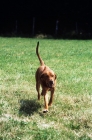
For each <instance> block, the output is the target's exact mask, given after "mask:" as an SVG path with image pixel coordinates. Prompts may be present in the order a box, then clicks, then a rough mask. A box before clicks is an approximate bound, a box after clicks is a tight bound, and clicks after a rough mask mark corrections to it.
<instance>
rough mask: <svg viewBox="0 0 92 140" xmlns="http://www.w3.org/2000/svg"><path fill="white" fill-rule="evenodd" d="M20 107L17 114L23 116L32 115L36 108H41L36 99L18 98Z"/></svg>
mask: <svg viewBox="0 0 92 140" xmlns="http://www.w3.org/2000/svg"><path fill="white" fill-rule="evenodd" d="M19 103H20V109H19V114H20V115H24V116H30V115H33V114H34V112H38V109H39V108H41V105H40V103H39V102H37V100H23V99H22V100H20V101H19Z"/></svg>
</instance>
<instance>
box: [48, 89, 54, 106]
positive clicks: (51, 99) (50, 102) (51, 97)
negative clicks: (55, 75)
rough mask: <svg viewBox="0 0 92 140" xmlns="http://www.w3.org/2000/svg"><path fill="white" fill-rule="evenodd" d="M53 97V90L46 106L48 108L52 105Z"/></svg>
mask: <svg viewBox="0 0 92 140" xmlns="http://www.w3.org/2000/svg"><path fill="white" fill-rule="evenodd" d="M53 97H54V89H53V90H51V95H50V100H49V104H48V105H49V106H51V104H52V101H53Z"/></svg>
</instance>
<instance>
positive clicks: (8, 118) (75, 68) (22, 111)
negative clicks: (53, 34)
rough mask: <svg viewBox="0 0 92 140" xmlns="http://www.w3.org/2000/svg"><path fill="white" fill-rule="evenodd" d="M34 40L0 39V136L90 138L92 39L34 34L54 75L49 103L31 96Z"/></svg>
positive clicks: (7, 139)
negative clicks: (51, 102)
mask: <svg viewBox="0 0 92 140" xmlns="http://www.w3.org/2000/svg"><path fill="white" fill-rule="evenodd" d="M37 41H38V39H30V38H0V140H56V139H58V140H91V139H92V41H91V40H53V39H49V40H47V39H39V42H40V50H39V51H40V55H41V57H42V58H43V60H44V61H45V63H46V64H47V65H48V66H49V67H50V68H52V69H53V70H54V71H55V73H56V74H57V86H56V91H55V97H54V102H53V105H52V107H50V108H49V112H48V113H47V114H43V113H42V110H43V107H44V102H43V98H41V101H40V102H39V101H38V100H37V92H36V89H35V71H36V69H37V67H38V66H39V61H38V58H37V56H36V54H35V48H36V43H37Z"/></svg>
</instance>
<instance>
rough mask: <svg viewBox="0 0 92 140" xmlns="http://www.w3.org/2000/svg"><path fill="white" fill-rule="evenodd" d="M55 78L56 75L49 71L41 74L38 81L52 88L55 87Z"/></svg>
mask: <svg viewBox="0 0 92 140" xmlns="http://www.w3.org/2000/svg"><path fill="white" fill-rule="evenodd" d="M56 77H57V76H56V74H54V72H52V71H51V72H44V73H42V74H41V76H40V79H41V81H42V83H43V84H44V85H45V86H46V87H48V88H53V87H54V86H55V80H56Z"/></svg>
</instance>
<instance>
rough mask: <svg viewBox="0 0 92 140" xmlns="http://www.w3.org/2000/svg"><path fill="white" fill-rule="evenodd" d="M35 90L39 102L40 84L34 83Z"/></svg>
mask: <svg viewBox="0 0 92 140" xmlns="http://www.w3.org/2000/svg"><path fill="white" fill-rule="evenodd" d="M36 90H37V92H38V100H40V83H38V82H37V83H36Z"/></svg>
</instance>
